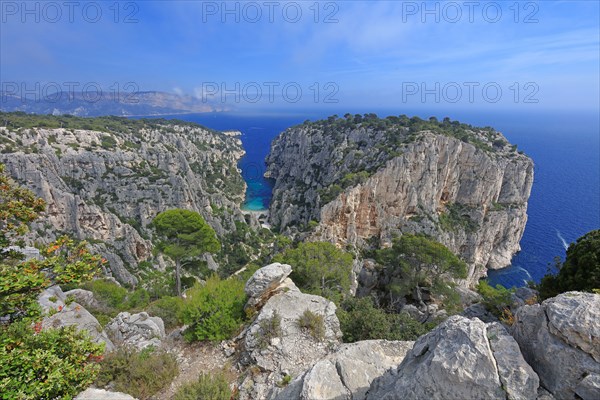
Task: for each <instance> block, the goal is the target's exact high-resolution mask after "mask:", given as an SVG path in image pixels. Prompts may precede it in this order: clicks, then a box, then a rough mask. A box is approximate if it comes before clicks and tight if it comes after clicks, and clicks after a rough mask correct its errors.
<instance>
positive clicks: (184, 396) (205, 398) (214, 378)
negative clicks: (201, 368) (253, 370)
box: [173, 372, 232, 400]
mask: <svg viewBox="0 0 600 400" xmlns="http://www.w3.org/2000/svg"><path fill="white" fill-rule="evenodd" d="M231 398H232V393H231V389H230V388H229V382H228V380H227V377H226V376H225V374H224V373H223V372H219V373H216V374H202V375H200V377H199V378H198V380H197V381H196V382H192V383H188V384H186V385H184V386H182V387H181V388H179V390H178V391H177V393H175V397H173V400H198V399H201V400H230V399H231Z"/></svg>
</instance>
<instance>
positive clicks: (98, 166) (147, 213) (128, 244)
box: [0, 124, 245, 285]
mask: <svg viewBox="0 0 600 400" xmlns="http://www.w3.org/2000/svg"><path fill="white" fill-rule="evenodd" d="M0 138H2V139H6V140H5V141H2V143H1V144H0V150H4V148H5V147H6V146H7V145H6V143H11V142H15V141H17V139H18V140H19V141H20V142H21V143H23V144H22V146H19V147H17V148H14V147H13V148H11V149H10V151H9V152H6V153H5V152H4V151H3V152H2V154H0V162H2V163H4V164H5V165H6V171H7V173H8V174H9V175H10V176H11V177H13V178H14V179H15V180H17V181H18V182H21V183H23V184H24V185H25V186H26V187H27V188H29V189H31V190H32V191H33V192H34V193H35V194H36V195H37V196H39V197H41V198H43V199H44V200H45V201H46V203H47V212H46V213H44V215H43V216H42V217H41V218H40V219H39V220H37V221H36V222H34V223H33V224H32V229H31V234H30V235H29V237H28V240H29V241H30V242H34V241H40V242H43V243H47V242H49V241H51V240H53V239H55V238H56V232H57V231H60V232H65V233H68V234H70V235H71V236H73V237H75V238H77V239H88V240H90V241H92V242H93V246H92V247H93V249H94V251H95V252H97V253H100V254H102V256H103V257H105V258H106V259H107V260H108V262H109V269H108V270H107V271H106V272H107V274H109V275H111V276H113V277H115V278H116V279H117V280H119V281H120V282H122V283H129V284H133V285H135V284H136V283H137V277H136V276H135V272H136V271H135V269H136V267H137V266H138V264H139V263H140V262H142V261H146V260H148V259H149V258H150V257H151V249H152V248H151V243H150V240H149V235H150V229H149V227H148V225H149V224H150V222H151V221H152V220H153V218H154V217H155V216H156V215H157V214H158V213H159V212H161V211H164V210H167V209H172V208H185V209H190V210H194V211H197V212H199V213H200V214H202V216H203V217H204V218H205V219H206V221H207V222H208V223H209V224H210V225H211V226H212V227H213V228H214V229H215V230H216V232H217V233H218V234H223V233H225V231H226V230H227V231H233V230H234V229H235V221H239V222H244V216H243V214H242V212H241V210H240V209H239V204H240V203H241V202H242V201H243V198H244V191H245V183H244V181H243V179H242V176H241V174H240V171H239V170H238V168H237V161H238V160H239V158H240V157H241V156H242V155H243V154H244V151H243V149H242V147H241V141H240V139H239V138H235V137H229V136H225V135H221V134H218V133H216V132H212V131H209V130H207V129H203V128H200V127H192V126H174V125H164V126H163V125H159V124H156V125H155V126H152V127H149V128H147V129H141V130H137V131H135V130H134V131H133V132H129V131H124V132H111V133H110V134H109V133H106V132H98V131H92V130H73V131H72V130H67V129H44V128H34V129H23V130H21V131H20V132H16V131H13V130H8V129H6V128H4V127H0ZM107 138H108V139H107ZM213 207H214V209H219V213H218V214H219V215H217V214H216V213H214V212H213ZM215 265H216V264H214V263H212V264H209V266H211V267H213V268H214V267H215Z"/></svg>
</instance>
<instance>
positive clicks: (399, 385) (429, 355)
mask: <svg viewBox="0 0 600 400" xmlns="http://www.w3.org/2000/svg"><path fill="white" fill-rule="evenodd" d="M538 386H539V380H538V377H537V375H536V374H535V372H534V371H533V369H532V368H531V367H530V366H529V365H528V364H527V363H526V362H525V360H524V359H523V357H522V356H521V353H520V351H519V347H518V345H517V343H516V342H515V341H514V339H513V338H512V337H511V336H510V335H509V334H508V333H507V332H506V330H505V329H504V328H503V327H502V326H501V325H500V324H498V323H490V324H486V323H484V322H483V321H481V320H479V319H476V318H475V319H468V318H465V317H462V316H453V317H450V318H448V320H446V321H445V322H444V323H442V324H441V325H439V326H438V327H437V328H436V329H434V330H433V331H432V332H430V333H428V334H426V335H424V336H421V337H420V338H419V339H418V340H417V341H416V343H415V345H414V347H413V349H412V350H411V351H410V352H409V353H408V354H407V356H406V357H405V358H404V361H402V363H401V364H400V365H399V366H398V368H396V369H392V370H390V371H388V372H387V373H386V374H384V375H383V376H382V377H380V378H378V379H375V380H374V381H373V383H372V385H371V388H370V389H369V392H368V394H367V399H369V400H391V399H406V398H410V399H411V400H413V399H414V400H420V399H423V400H451V399H456V400H465V399H515V400H516V399H523V400H525V399H536V398H537V392H538ZM407 394H410V396H408V397H407Z"/></svg>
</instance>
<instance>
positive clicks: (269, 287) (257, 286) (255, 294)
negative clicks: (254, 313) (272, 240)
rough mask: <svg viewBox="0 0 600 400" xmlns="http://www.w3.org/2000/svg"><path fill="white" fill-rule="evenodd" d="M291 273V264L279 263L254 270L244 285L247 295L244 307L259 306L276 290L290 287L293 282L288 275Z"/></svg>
mask: <svg viewBox="0 0 600 400" xmlns="http://www.w3.org/2000/svg"><path fill="white" fill-rule="evenodd" d="M291 273H292V267H291V266H289V265H287V264H280V263H273V264H269V265H267V266H266V267H263V268H261V269H259V270H258V271H256V273H254V274H253V275H252V276H251V277H250V279H249V280H248V282H246V286H245V287H244V291H245V292H246V296H248V302H247V303H246V308H260V307H262V306H263V305H264V304H265V303H266V301H267V300H268V299H269V298H271V297H273V295H275V294H276V293H277V292H278V291H281V290H283V289H284V288H286V289H290V288H291V287H292V285H293V282H292V281H291V280H290V279H289V278H288V276H289V275H290V274H291ZM284 283H285V284H284Z"/></svg>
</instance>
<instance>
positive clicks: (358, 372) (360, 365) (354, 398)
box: [274, 340, 414, 400]
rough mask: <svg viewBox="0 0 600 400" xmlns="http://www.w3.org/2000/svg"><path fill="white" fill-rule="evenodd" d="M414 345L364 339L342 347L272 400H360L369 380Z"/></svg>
mask: <svg viewBox="0 0 600 400" xmlns="http://www.w3.org/2000/svg"><path fill="white" fill-rule="evenodd" d="M413 344H414V342H402V341H393V342H389V341H387V340H364V341H360V342H356V343H350V344H344V345H342V346H340V348H339V350H338V351H336V352H335V353H333V354H331V355H329V356H327V357H325V358H324V359H321V360H319V361H317V362H316V363H315V364H314V365H313V366H312V367H310V368H309V369H308V370H307V371H306V372H304V373H303V374H301V375H300V376H299V377H298V378H296V379H294V380H293V381H292V382H291V383H290V384H289V385H288V386H287V387H285V388H284V389H283V390H281V391H280V392H279V393H277V394H275V395H274V399H275V400H288V399H299V400H329V399H337V400H342V399H344V400H345V399H347V400H364V399H365V396H366V394H367V390H368V389H369V387H370V386H371V382H372V381H373V379H375V378H378V377H380V376H381V375H383V374H384V373H385V372H386V371H387V370H388V369H389V368H392V367H395V366H397V365H398V364H399V363H400V362H402V360H403V359H404V357H405V356H406V353H408V352H409V351H410V349H411V348H412V346H413Z"/></svg>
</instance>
